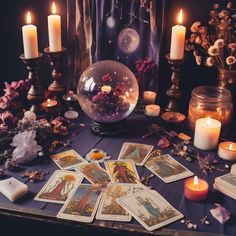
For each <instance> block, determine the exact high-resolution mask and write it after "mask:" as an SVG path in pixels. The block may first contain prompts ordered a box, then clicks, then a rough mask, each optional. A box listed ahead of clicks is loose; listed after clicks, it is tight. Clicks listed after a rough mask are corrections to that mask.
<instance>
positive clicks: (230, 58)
mask: <svg viewBox="0 0 236 236" xmlns="http://www.w3.org/2000/svg"><path fill="white" fill-rule="evenodd" d="M235 62H236V58H235V57H234V56H228V57H227V58H226V64H227V65H228V66H232V65H233V64H235Z"/></svg>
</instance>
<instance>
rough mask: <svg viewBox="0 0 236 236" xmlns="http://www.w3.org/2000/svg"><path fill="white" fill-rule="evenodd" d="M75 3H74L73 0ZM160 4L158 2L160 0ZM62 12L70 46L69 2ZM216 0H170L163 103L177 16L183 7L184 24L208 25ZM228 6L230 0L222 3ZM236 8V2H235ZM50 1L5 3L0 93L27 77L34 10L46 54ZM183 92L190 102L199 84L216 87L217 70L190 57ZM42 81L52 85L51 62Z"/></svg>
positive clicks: (44, 68)
mask: <svg viewBox="0 0 236 236" xmlns="http://www.w3.org/2000/svg"><path fill="white" fill-rule="evenodd" d="M69 1H73V0H69ZM157 1H158V0H157ZM56 2H57V4H58V6H59V13H60V14H61V16H62V34H63V45H64V46H66V44H67V42H66V0H57V1H56ZM215 2H216V1H214V0H207V1H206V0H166V18H165V31H164V38H163V39H164V40H163V44H162V48H161V64H160V76H159V78H158V80H159V84H160V89H159V90H160V91H159V93H160V96H161V101H162V102H163V101H165V96H164V94H165V90H166V89H167V87H168V86H169V85H170V69H169V67H168V64H167V62H166V60H165V59H164V56H165V54H166V53H167V52H169V47H170V46H169V45H170V34H171V26H172V25H174V24H176V22H175V21H176V14H177V12H178V10H179V9H180V8H183V11H184V25H186V27H187V30H188V31H187V32H188V33H187V34H188V35H189V28H190V26H191V24H192V23H193V22H194V21H196V20H201V21H202V22H204V23H207V20H208V17H209V11H210V9H211V6H212V5H213V4H214V3H215ZM218 2H219V3H220V4H222V5H223V4H226V3H227V0H220V1H218ZM233 2H234V4H235V5H236V0H234V1H233ZM50 3H51V1H49V0H20V1H19V0H8V1H4V2H3V3H1V6H2V7H1V22H2V24H1V44H0V45H1V55H2V59H1V79H0V92H1V91H2V88H3V85H4V81H12V80H19V79H23V78H25V75H26V71H25V67H24V66H23V65H22V62H21V61H20V60H19V55H20V54H21V53H22V52H23V46H22V34H21V27H22V25H24V24H25V22H24V20H25V13H26V12H27V10H28V9H29V10H31V11H32V14H33V16H34V18H33V23H34V24H35V25H37V26H38V41H39V49H40V51H41V52H42V51H43V49H44V48H45V47H47V46H48V31H47V15H48V14H49V13H50ZM182 72H183V78H182V89H183V90H184V92H185V94H186V97H185V100H186V101H187V100H188V98H189V95H190V92H191V90H192V88H194V87H195V86H197V85H203V84H214V83H215V81H216V71H214V69H209V68H207V69H206V68H205V67H202V66H200V67H199V66H196V64H195V62H194V58H193V57H192V56H188V58H187V61H186V63H185V66H184V68H183V71H182ZM41 75H42V82H43V84H44V86H47V85H48V84H49V82H50V66H49V63H48V59H47V58H46V57H45V60H44V61H43V63H42V67H41Z"/></svg>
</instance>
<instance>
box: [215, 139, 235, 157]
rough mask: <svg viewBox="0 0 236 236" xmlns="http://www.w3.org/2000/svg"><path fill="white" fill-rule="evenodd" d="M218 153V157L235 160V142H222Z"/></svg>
mask: <svg viewBox="0 0 236 236" xmlns="http://www.w3.org/2000/svg"><path fill="white" fill-rule="evenodd" d="M218 155H219V157H220V158H222V159H224V160H228V161H235V160H236V143H232V142H223V143H220V145H219V148H218Z"/></svg>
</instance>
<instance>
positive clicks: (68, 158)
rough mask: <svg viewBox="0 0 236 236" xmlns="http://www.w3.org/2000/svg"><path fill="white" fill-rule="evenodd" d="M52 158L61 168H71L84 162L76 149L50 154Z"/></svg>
mask: <svg viewBox="0 0 236 236" xmlns="http://www.w3.org/2000/svg"><path fill="white" fill-rule="evenodd" d="M51 158H52V160H53V161H54V162H55V163H56V164H57V165H58V166H59V167H60V168H61V169H63V170H71V169H73V168H74V167H76V166H77V165H79V164H81V163H83V162H86V161H85V160H84V159H83V158H82V157H81V156H80V155H79V154H78V153H77V152H76V151H74V150H69V151H65V152H60V153H57V154H54V155H51Z"/></svg>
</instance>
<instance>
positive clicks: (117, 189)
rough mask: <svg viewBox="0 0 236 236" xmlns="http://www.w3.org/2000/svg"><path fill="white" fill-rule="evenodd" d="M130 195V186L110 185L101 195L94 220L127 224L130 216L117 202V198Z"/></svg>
mask: <svg viewBox="0 0 236 236" xmlns="http://www.w3.org/2000/svg"><path fill="white" fill-rule="evenodd" d="M130 193H132V185H130V184H129V185H125V184H111V185H108V186H107V189H106V191H105V192H104V193H103V195H102V199H101V202H100V205H99V208H98V212H97V215H96V219H99V220H113V221H124V222H129V221H130V220H131V215H130V214H129V213H128V212H127V211H126V210H125V209H124V208H123V207H122V206H120V205H119V204H118V203H117V202H116V199H117V198H121V197H124V196H126V195H128V194H130Z"/></svg>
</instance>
